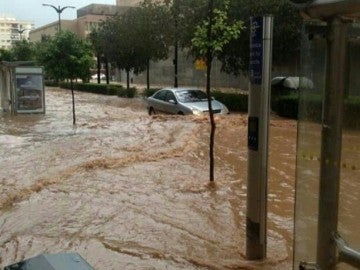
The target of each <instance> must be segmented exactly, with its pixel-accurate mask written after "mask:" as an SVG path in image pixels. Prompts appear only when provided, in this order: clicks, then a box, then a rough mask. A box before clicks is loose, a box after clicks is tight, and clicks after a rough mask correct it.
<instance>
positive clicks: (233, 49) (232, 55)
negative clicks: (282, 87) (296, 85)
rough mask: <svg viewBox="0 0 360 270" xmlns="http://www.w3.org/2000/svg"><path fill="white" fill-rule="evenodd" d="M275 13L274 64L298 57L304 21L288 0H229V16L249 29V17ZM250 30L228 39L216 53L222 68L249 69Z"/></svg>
mask: <svg viewBox="0 0 360 270" xmlns="http://www.w3.org/2000/svg"><path fill="white" fill-rule="evenodd" d="M267 14H271V15H273V16H274V36H273V40H274V41H273V64H274V65H279V64H282V63H284V62H286V61H289V60H294V59H297V58H298V57H299V52H300V44H301V42H300V39H301V29H302V24H303V20H302V19H301V17H300V15H299V12H298V10H297V9H296V8H295V7H294V6H292V5H291V3H290V1H288V0H258V1H253V0H231V1H230V9H229V18H231V19H236V20H242V21H244V22H245V27H246V28H247V29H249V25H250V17H251V16H264V15H267ZM249 33H250V31H244V32H243V34H242V35H241V36H240V37H239V38H237V39H235V40H232V41H230V42H229V43H228V44H227V45H226V46H225V47H224V50H223V51H222V53H221V54H219V60H220V61H221V62H222V69H223V70H224V71H225V72H227V73H231V74H234V75H238V74H240V73H244V74H247V72H248V68H249V56H250V51H249V38H250V37H249Z"/></svg>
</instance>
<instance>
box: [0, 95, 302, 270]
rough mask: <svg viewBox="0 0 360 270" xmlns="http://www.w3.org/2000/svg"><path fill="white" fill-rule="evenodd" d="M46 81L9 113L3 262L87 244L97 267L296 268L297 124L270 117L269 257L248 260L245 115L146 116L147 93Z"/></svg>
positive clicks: (0, 220)
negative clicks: (69, 87) (38, 102)
mask: <svg viewBox="0 0 360 270" xmlns="http://www.w3.org/2000/svg"><path fill="white" fill-rule="evenodd" d="M75 98H76V111H77V125H76V126H75V127H74V126H73V125H72V111H71V94H70V92H68V91H65V90H59V89H56V88H52V89H47V92H46V107H47V112H46V114H45V115H18V116H12V117H10V116H6V115H3V116H1V119H0V171H1V174H0V267H3V266H5V265H8V264H11V263H14V262H16V261H20V260H23V259H26V258H29V257H33V256H36V255H38V254H40V253H55V252H78V253H80V254H81V256H82V257H83V258H84V259H85V260H86V261H88V262H89V263H90V264H91V265H92V266H93V267H94V268H95V269H114V270H118V269H290V268H291V267H292V231H293V204H294V179H295V152H296V122H295V121H292V120H284V119H281V118H276V117H272V120H271V126H270V157H269V203H268V207H269V220H268V228H269V232H268V236H269V238H268V259H266V260H264V261H263V262H249V261H247V260H246V259H245V254H244V253H245V220H246V218H245V216H246V175H247V146H246V145H247V144H246V136H247V115H245V114H230V115H228V116H221V117H217V118H216V121H217V131H216V149H215V154H216V172H215V184H214V185H212V184H209V182H208V140H209V123H208V119H207V118H206V117H191V116H189V117H188V116H186V117H184V116H167V115H155V116H153V117H150V116H148V115H147V112H146V108H145V106H146V105H145V103H144V101H143V100H142V99H141V98H139V99H130V100H127V99H121V98H118V97H114V96H101V95H94V94H88V93H80V92H76V94H75Z"/></svg>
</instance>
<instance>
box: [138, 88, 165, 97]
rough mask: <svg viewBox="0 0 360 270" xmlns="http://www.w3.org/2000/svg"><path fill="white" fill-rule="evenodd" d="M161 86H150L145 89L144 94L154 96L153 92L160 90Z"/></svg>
mask: <svg viewBox="0 0 360 270" xmlns="http://www.w3.org/2000/svg"><path fill="white" fill-rule="evenodd" d="M160 89H161V88H149V89H147V88H146V89H144V91H143V93H142V94H143V96H144V97H150V96H152V95H153V94H155V92H156V91H159V90H160Z"/></svg>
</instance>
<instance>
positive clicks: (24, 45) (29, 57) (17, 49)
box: [11, 39, 35, 61]
mask: <svg viewBox="0 0 360 270" xmlns="http://www.w3.org/2000/svg"><path fill="white" fill-rule="evenodd" d="M11 53H12V56H13V61H33V60H35V46H34V43H32V42H29V41H27V40H25V39H23V40H20V41H17V42H15V44H14V45H13V47H12V48H11Z"/></svg>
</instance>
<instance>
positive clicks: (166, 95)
mask: <svg viewBox="0 0 360 270" xmlns="http://www.w3.org/2000/svg"><path fill="white" fill-rule="evenodd" d="M147 104H148V105H147V109H148V112H149V115H152V114H155V113H157V112H163V113H169V114H181V115H185V114H195V115H200V114H203V113H205V112H208V111H209V106H208V99H207V95H206V93H204V92H203V91H201V90H198V89H193V88H164V89H161V90H159V91H157V92H155V93H154V94H153V95H152V96H150V97H149V98H148V99H147ZM211 105H212V111H213V113H219V114H228V113H229V110H228V109H227V108H226V106H225V105H224V104H222V103H221V102H219V101H217V100H215V99H213V98H212V100H211Z"/></svg>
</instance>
